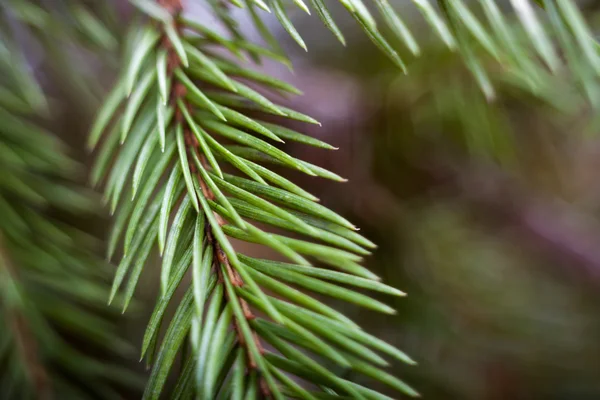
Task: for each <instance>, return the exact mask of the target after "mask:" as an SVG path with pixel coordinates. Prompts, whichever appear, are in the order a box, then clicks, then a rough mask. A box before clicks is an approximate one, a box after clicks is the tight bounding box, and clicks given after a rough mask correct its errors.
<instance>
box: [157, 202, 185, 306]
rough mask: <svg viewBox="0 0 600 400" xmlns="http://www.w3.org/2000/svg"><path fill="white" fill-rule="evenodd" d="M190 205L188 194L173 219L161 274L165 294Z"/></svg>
mask: <svg viewBox="0 0 600 400" xmlns="http://www.w3.org/2000/svg"><path fill="white" fill-rule="evenodd" d="M190 207H191V200H190V196H186V197H185V198H184V199H183V201H182V202H181V205H180V206H179V210H178V211H177V214H176V215H175V219H174V220H173V227H172V228H171V231H170V232H169V237H168V239H167V246H166V247H165V254H164V256H163V263H162V268H161V274H160V277H161V279H160V283H161V288H162V292H163V295H164V294H165V293H166V292H167V289H168V286H169V282H170V280H171V267H172V265H173V260H174V258H175V252H176V250H177V245H178V243H179V239H180V236H181V234H182V230H183V229H184V221H185V220H186V219H187V218H188V217H189V216H190Z"/></svg>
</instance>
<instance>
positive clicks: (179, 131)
mask: <svg viewBox="0 0 600 400" xmlns="http://www.w3.org/2000/svg"><path fill="white" fill-rule="evenodd" d="M175 134H176V136H177V149H178V150H179V161H180V165H181V170H182V171H183V179H184V181H185V185H186V187H187V190H188V196H187V198H189V199H190V200H191V202H192V205H193V206H194V209H195V210H196V211H200V207H199V206H198V198H197V196H196V191H195V189H194V181H193V178H192V173H191V172H190V164H189V160H188V155H187V149H186V147H185V142H184V139H183V128H182V126H181V124H178V125H177V128H176V133H175Z"/></svg>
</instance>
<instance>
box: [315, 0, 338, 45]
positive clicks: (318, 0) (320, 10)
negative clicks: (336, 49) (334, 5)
mask: <svg viewBox="0 0 600 400" xmlns="http://www.w3.org/2000/svg"><path fill="white" fill-rule="evenodd" d="M311 4H312V6H313V7H314V8H315V9H316V10H317V14H318V15H319V18H321V21H323V23H324V24H325V26H326V27H327V28H328V29H329V30H330V31H331V32H332V33H333V34H334V35H335V37H336V38H337V40H339V41H340V43H342V44H343V45H344V46H345V45H346V39H345V38H344V35H343V34H342V31H340V28H338V26H337V25H336V24H335V22H334V20H333V17H332V16H331V14H330V13H329V9H328V8H327V6H326V5H325V4H324V2H323V0H311Z"/></svg>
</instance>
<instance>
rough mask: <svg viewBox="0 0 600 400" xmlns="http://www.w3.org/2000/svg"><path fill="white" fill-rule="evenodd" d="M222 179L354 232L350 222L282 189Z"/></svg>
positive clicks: (241, 179) (239, 178)
mask: <svg viewBox="0 0 600 400" xmlns="http://www.w3.org/2000/svg"><path fill="white" fill-rule="evenodd" d="M224 178H225V179H226V181H227V182H228V183H230V184H233V185H235V186H236V187H238V188H241V189H244V190H247V191H249V192H251V193H254V194H257V195H259V196H261V197H264V198H266V199H269V200H272V201H274V202H277V203H280V204H282V205H285V206H286V207H289V208H293V209H295V210H298V211H302V212H304V213H307V214H310V215H314V216H316V217H319V218H323V219H325V220H328V221H331V222H334V223H336V224H338V225H341V226H345V227H346V228H349V229H353V230H356V227H355V226H354V225H353V224H352V223H350V221H348V220H347V219H345V218H343V217H341V216H339V215H338V214H336V213H334V212H333V211H331V210H329V209H328V208H327V207H324V206H322V205H320V204H318V203H315V202H314V201H312V200H308V199H306V198H304V197H301V196H298V195H296V194H292V193H290V192H288V191H286V190H283V189H279V188H275V187H272V186H266V185H263V184H261V183H258V182H254V181H251V180H248V179H244V178H241V177H238V176H233V175H229V174H225V175H224ZM311 230H312V229H311Z"/></svg>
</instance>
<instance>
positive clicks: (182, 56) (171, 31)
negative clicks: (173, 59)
mask: <svg viewBox="0 0 600 400" xmlns="http://www.w3.org/2000/svg"><path fill="white" fill-rule="evenodd" d="M163 26H164V28H165V33H166V34H167V37H168V38H169V40H170V41H171V44H172V45H173V49H175V52H176V53H177V55H178V56H179V61H181V64H183V66H184V67H186V68H187V67H189V66H190V63H189V61H188V57H187V53H186V51H185V46H184V44H183V42H182V41H181V38H180V37H179V33H178V32H177V31H176V30H175V26H174V24H173V23H167V24H165V25H163Z"/></svg>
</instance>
